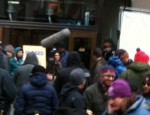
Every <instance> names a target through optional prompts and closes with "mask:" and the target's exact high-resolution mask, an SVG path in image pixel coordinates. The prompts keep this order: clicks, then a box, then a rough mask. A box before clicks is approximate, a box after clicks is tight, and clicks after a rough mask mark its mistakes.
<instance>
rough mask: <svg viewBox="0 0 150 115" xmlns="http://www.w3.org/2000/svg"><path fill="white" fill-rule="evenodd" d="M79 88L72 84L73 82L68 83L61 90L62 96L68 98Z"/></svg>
mask: <svg viewBox="0 0 150 115" xmlns="http://www.w3.org/2000/svg"><path fill="white" fill-rule="evenodd" d="M75 90H78V88H77V86H74V85H72V84H71V83H67V84H66V85H65V86H64V87H63V88H62V90H61V96H62V97H63V98H66V97H67V96H68V95H70V94H71V93H72V92H73V91H75Z"/></svg>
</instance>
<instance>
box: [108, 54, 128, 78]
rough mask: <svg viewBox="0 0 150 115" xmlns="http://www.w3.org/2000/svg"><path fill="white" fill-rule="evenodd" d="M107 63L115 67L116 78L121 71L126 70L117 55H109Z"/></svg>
mask: <svg viewBox="0 0 150 115" xmlns="http://www.w3.org/2000/svg"><path fill="white" fill-rule="evenodd" d="M108 64H109V65H111V66H113V67H114V68H115V72H116V78H118V77H119V75H120V74H121V73H122V72H123V71H125V70H127V68H126V66H125V65H124V64H123V63H122V61H121V60H120V58H119V56H117V55H113V56H111V57H110V58H109V60H108Z"/></svg>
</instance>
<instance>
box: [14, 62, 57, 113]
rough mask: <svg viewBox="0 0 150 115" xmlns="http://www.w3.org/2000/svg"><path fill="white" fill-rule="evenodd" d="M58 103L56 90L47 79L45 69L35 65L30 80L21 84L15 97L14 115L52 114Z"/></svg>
mask: <svg viewBox="0 0 150 115" xmlns="http://www.w3.org/2000/svg"><path fill="white" fill-rule="evenodd" d="M58 103H59V102H58V98H57V95H56V91H55V89H54V88H53V86H52V85H50V84H49V83H48V81H47V76H46V69H45V68H44V67H43V66H40V65H36V66H35V67H34V68H33V69H32V75H31V76H30V82H29V83H27V84H25V85H23V86H22V88H21V89H20V92H19V93H18V95H17V97H16V101H15V111H14V115H34V114H39V115H52V114H53V112H54V110H55V109H56V108H57V107H58Z"/></svg>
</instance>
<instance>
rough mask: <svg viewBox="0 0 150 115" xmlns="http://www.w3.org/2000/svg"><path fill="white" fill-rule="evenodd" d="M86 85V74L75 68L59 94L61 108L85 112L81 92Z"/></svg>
mask: <svg viewBox="0 0 150 115" xmlns="http://www.w3.org/2000/svg"><path fill="white" fill-rule="evenodd" d="M85 83H86V74H85V72H84V70H83V69H81V68H75V69H73V70H72V71H71V73H70V78H69V82H68V83H67V84H66V85H64V87H63V88H62V90H61V94H60V100H61V101H60V105H61V107H70V108H78V109H82V110H85V109H86V103H85V100H84V98H83V96H82V94H81V92H80V91H81V90H82V89H83V88H84V86H85Z"/></svg>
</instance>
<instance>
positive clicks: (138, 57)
mask: <svg viewBox="0 0 150 115" xmlns="http://www.w3.org/2000/svg"><path fill="white" fill-rule="evenodd" d="M136 51H137V53H136V54H135V56H134V61H135V62H144V63H148V61H149V56H148V55H147V54H146V53H145V52H143V51H141V50H140V48H137V49H136Z"/></svg>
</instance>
